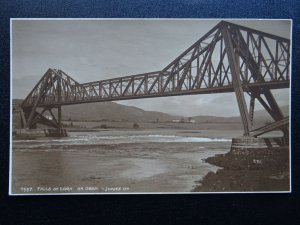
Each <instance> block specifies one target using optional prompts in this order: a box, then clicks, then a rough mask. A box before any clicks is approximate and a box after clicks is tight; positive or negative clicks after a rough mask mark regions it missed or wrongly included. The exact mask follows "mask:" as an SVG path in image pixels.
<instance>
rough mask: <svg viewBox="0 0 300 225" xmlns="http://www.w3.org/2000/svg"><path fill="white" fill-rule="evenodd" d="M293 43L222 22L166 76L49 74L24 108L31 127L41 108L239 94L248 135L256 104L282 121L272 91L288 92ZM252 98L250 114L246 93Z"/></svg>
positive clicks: (176, 61)
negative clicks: (83, 79)
mask: <svg viewBox="0 0 300 225" xmlns="http://www.w3.org/2000/svg"><path fill="white" fill-rule="evenodd" d="M289 67H290V41H289V40H288V39H285V38H282V37H278V36H275V35H271V34H268V33H264V32H261V31H258V30H254V29H251V28H247V27H244V26H240V25H236V24H233V23H229V22H225V21H221V22H220V23H219V24H217V25H216V26H215V27H214V28H212V29H211V30H210V31H208V32H207V33H206V34H205V35H204V36H203V37H201V38H200V39H199V40H198V41H197V42H195V43H194V44H193V45H192V46H190V47H189V48H188V49H187V50H186V51H184V52H183V53H182V54H181V55H179V56H178V57H177V58H176V59H174V60H173V61H172V62H171V63H170V64H169V65H167V66H166V67H165V68H164V69H162V70H161V71H156V72H150V73H144V74H138V75H131V76H123V77H118V78H112V79H107V80H101V81H95V82H89V83H83V84H80V83H78V82H76V81H75V80H74V79H73V78H71V77H70V76H69V75H67V74H66V73H64V72H63V71H61V70H56V69H49V70H48V71H47V72H46V73H45V75H44V76H43V77H42V78H41V80H40V81H39V82H38V83H37V85H36V86H35V87H34V88H33V90H32V91H31V92H30V93H29V95H28V96H27V97H26V99H25V100H24V102H23V103H22V108H23V110H24V112H25V118H26V123H27V126H29V127H30V124H31V123H32V121H33V119H34V117H36V115H37V114H36V113H35V111H36V109H37V108H38V107H41V108H45V109H51V108H59V107H61V106H62V105H71V104H80V103H88V102H101V101H114V100H125V99H137V98H152V97H162V96H176V95H190V94H210V93H224V92H235V93H236V97H237V102H238V106H239V110H240V114H241V120H242V123H243V127H244V135H246V136H247V135H249V134H250V131H251V129H252V124H253V121H252V119H253V111H254V101H255V99H257V100H258V101H259V102H260V103H261V104H262V105H263V106H264V107H265V109H266V110H267V112H268V113H270V115H271V116H272V117H273V118H274V120H275V121H279V120H281V119H283V115H282V113H281V111H280V108H279V107H278V105H277V103H276V100H275V99H274V97H273V95H272V93H271V91H270V90H271V89H277V88H289V84H290V75H289V74H290V71H289ZM245 92H246V93H248V94H249V95H250V96H251V103H250V111H248V109H247V104H246V101H245V97H244V93H245Z"/></svg>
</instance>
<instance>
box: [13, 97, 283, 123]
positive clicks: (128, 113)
mask: <svg viewBox="0 0 300 225" xmlns="http://www.w3.org/2000/svg"><path fill="white" fill-rule="evenodd" d="M21 102H22V100H21V99H14V100H13V104H14V105H18V104H21ZM281 109H282V112H283V114H284V115H288V112H289V107H288V106H283V107H281ZM62 112H63V113H62V115H63V120H69V119H71V120H108V121H129V122H154V121H157V119H158V120H159V122H166V121H172V120H180V119H181V118H184V119H185V121H187V120H188V118H187V117H180V116H173V115H170V114H167V113H162V112H155V111H145V110H142V109H140V108H137V107H133V106H125V105H121V104H118V103H115V102H98V103H88V104H79V105H69V106H63V107H62ZM254 115H255V117H254V118H255V121H257V123H259V124H261V123H265V122H267V121H272V119H271V117H270V116H269V115H268V113H267V112H266V111H265V110H258V111H255V113H254ZM191 118H192V119H193V120H195V121H196V122H197V123H240V122H241V120H240V117H217V116H207V115H200V116H193V117H191Z"/></svg>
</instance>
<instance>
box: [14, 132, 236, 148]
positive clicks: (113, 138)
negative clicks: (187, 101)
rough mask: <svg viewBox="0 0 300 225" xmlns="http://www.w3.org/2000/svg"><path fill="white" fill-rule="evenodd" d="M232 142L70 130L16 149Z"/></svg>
mask: <svg viewBox="0 0 300 225" xmlns="http://www.w3.org/2000/svg"><path fill="white" fill-rule="evenodd" d="M143 133H145V134H143ZM215 142H231V139H228V138H207V137H191V136H181V135H170V134H149V132H142V131H141V132H140V134H137V133H136V132H128V131H123V132H113V131H110V132H109V133H106V132H70V133H69V136H68V137H62V138H42V137H41V138H38V139H35V140H14V141H13V146H14V149H15V150H21V149H28V150H29V149H32V150H33V149H36V150H51V149H52V150H55V147H58V146H74V147H75V146H78V145H80V146H83V145H116V144H134V143H215Z"/></svg>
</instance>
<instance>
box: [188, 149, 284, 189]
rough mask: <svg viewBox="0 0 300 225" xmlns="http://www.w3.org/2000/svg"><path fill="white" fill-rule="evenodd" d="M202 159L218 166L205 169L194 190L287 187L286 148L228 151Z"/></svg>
mask: <svg viewBox="0 0 300 225" xmlns="http://www.w3.org/2000/svg"><path fill="white" fill-rule="evenodd" d="M205 162H207V163H210V164H212V165H215V166H218V167H221V168H222V169H219V170H218V171H216V173H214V172H209V173H208V174H207V175H206V176H205V177H204V178H203V180H202V181H200V183H201V184H200V185H198V186H197V187H196V188H194V189H193V191H194V192H256V191H258V192H260V191H261V192H268V191H289V190H290V177H289V176H290V175H289V174H290V173H289V170H290V166H289V149H288V148H287V147H282V148H275V149H264V150H263V149H253V150H247V151H246V150H243V151H236V152H232V151H230V152H228V153H226V154H222V155H216V156H213V157H210V158H207V159H206V160H205Z"/></svg>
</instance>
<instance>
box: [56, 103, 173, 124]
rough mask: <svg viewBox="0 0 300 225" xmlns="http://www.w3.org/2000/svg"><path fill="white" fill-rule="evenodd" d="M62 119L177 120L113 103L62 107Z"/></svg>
mask: <svg viewBox="0 0 300 225" xmlns="http://www.w3.org/2000/svg"><path fill="white" fill-rule="evenodd" d="M62 110H63V119H65V120H68V119H71V120H87V119H88V120H110V121H113V120H114V121H131V122H154V121H156V120H157V119H158V120H159V121H160V122H164V121H172V120H174V119H179V117H178V116H172V115H169V114H166V113H161V112H154V111H145V110H142V109H139V108H137V107H133V106H125V105H121V104H117V103H114V102H101V103H89V104H81V105H70V106H64V107H63V108H62Z"/></svg>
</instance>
